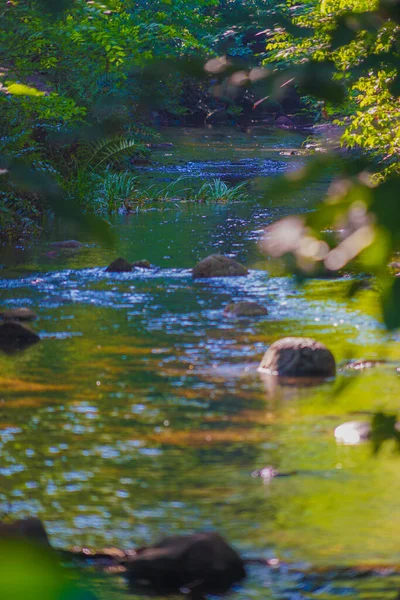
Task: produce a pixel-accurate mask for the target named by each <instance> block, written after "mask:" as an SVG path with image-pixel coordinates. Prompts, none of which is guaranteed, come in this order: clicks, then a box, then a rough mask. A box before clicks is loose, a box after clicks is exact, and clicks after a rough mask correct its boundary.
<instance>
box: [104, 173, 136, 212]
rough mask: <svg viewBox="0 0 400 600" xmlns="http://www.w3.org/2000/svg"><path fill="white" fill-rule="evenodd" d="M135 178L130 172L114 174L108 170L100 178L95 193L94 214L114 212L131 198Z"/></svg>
mask: <svg viewBox="0 0 400 600" xmlns="http://www.w3.org/2000/svg"><path fill="white" fill-rule="evenodd" d="M136 181H137V177H136V176H135V175H133V173H131V172H130V171H122V172H114V171H112V170H110V169H109V168H108V169H107V170H106V172H105V174H104V175H103V176H101V178H100V183H99V185H98V187H97V189H96V192H95V196H96V197H95V200H94V210H95V211H96V212H108V213H113V212H116V211H117V210H118V209H119V208H121V207H122V206H125V205H126V203H127V202H129V201H130V200H131V198H132V195H133V193H134V190H135V186H136Z"/></svg>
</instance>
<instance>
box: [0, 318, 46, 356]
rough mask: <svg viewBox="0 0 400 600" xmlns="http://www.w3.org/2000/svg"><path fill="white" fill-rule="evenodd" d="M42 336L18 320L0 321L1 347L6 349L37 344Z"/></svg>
mask: <svg viewBox="0 0 400 600" xmlns="http://www.w3.org/2000/svg"><path fill="white" fill-rule="evenodd" d="M39 340H40V337H39V336H38V335H37V334H36V333H35V332H34V331H32V329H29V327H26V325H22V324H21V323H18V322H17V321H4V322H3V323H0V348H3V349H4V350H8V349H10V350H12V349H15V350H17V349H22V348H25V347H26V346H30V345H31V344H35V343H36V342H38V341H39Z"/></svg>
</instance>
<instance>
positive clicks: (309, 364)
mask: <svg viewBox="0 0 400 600" xmlns="http://www.w3.org/2000/svg"><path fill="white" fill-rule="evenodd" d="M258 370H259V371H261V372H262V373H266V374H268V375H278V376H280V377H288V378H292V377H293V378H301V377H304V378H321V379H322V378H326V377H333V376H334V375H335V374H336V364H335V359H334V356H333V354H332V352H331V351H330V350H328V348H327V347H326V346H325V345H324V344H322V343H321V342H318V341H316V340H313V339H311V338H303V337H287V338H283V339H281V340H278V341H277V342H275V343H274V344H272V346H270V347H269V348H268V350H267V352H266V353H265V354H264V357H263V359H262V361H261V364H260V366H259V368H258Z"/></svg>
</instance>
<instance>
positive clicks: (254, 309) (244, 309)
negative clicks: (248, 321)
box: [224, 302, 268, 317]
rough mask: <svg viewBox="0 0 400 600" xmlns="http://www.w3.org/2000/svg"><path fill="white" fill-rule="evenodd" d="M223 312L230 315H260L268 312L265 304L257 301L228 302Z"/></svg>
mask: <svg viewBox="0 0 400 600" xmlns="http://www.w3.org/2000/svg"><path fill="white" fill-rule="evenodd" d="M224 313H225V314H226V315H228V316H232V317H262V316H265V315H267V314H268V311H267V309H266V308H265V306H262V305H261V304H258V303H257V302H236V303H234V304H228V306H226V307H225V310H224Z"/></svg>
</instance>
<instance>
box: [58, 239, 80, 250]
mask: <svg viewBox="0 0 400 600" xmlns="http://www.w3.org/2000/svg"><path fill="white" fill-rule="evenodd" d="M50 245H51V246H54V248H82V247H83V246H84V244H82V242H78V241H77V240H65V241H63V242H52V243H51V244H50Z"/></svg>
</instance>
